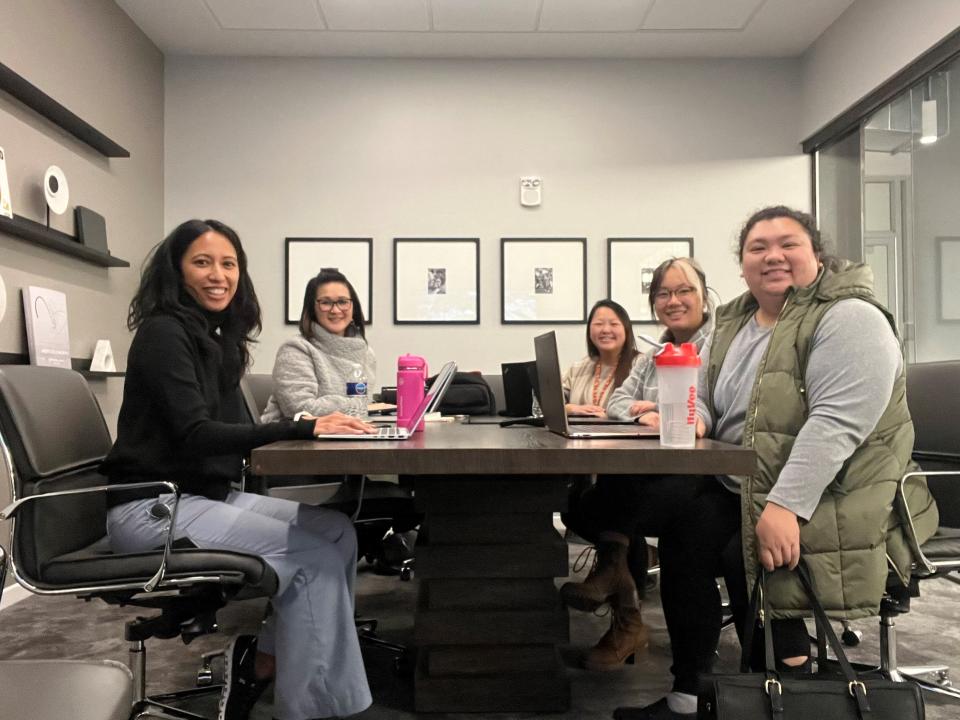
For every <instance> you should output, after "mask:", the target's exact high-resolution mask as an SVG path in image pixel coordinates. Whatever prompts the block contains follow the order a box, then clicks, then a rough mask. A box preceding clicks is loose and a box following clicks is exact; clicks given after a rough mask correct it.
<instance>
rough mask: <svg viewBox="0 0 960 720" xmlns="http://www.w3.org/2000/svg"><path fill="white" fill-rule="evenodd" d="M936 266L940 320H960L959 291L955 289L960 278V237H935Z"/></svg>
mask: <svg viewBox="0 0 960 720" xmlns="http://www.w3.org/2000/svg"><path fill="white" fill-rule="evenodd" d="M937 267H938V268H939V273H938V275H937V290H938V294H939V296H940V297H939V308H940V313H939V316H940V320H942V321H944V322H960V293H957V290H956V282H957V278H960V237H939V238H937Z"/></svg>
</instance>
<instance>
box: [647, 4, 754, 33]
mask: <svg viewBox="0 0 960 720" xmlns="http://www.w3.org/2000/svg"><path fill="white" fill-rule="evenodd" d="M764 2H765V0H654V3H653V7H652V8H650V13H649V14H648V15H647V19H646V20H645V21H644V23H643V29H644V30H740V29H741V28H743V27H744V26H745V25H746V24H747V22H749V20H750V18H751V17H752V16H753V14H754V13H755V12H756V11H757V9H758V8H759V7H760V6H761V5H763V4H764Z"/></svg>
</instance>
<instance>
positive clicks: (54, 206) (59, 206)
mask: <svg viewBox="0 0 960 720" xmlns="http://www.w3.org/2000/svg"><path fill="white" fill-rule="evenodd" d="M43 196H44V197H45V198H46V199H47V206H48V207H49V208H50V212H54V213H56V214H57V215H63V214H64V213H65V212H66V211H67V204H68V203H69V202H70V188H69V187H68V186H67V176H66V175H64V174H63V170H61V169H60V168H58V167H57V166H56V165H51V166H50V167H48V168H47V172H46V173H44V175H43Z"/></svg>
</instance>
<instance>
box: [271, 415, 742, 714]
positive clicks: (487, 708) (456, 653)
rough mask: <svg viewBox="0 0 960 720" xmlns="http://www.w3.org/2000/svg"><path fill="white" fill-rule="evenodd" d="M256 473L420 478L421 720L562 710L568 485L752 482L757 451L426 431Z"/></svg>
mask: <svg viewBox="0 0 960 720" xmlns="http://www.w3.org/2000/svg"><path fill="white" fill-rule="evenodd" d="M252 463H253V471H254V473H256V474H258V475H306V474H324V475H330V474H340V473H344V474H359V473H373V474H376V473H389V474H401V475H413V476H416V485H415V492H416V502H417V505H418V507H419V508H420V509H421V510H422V511H423V512H424V513H426V517H427V521H426V522H427V526H428V528H429V541H428V542H427V543H425V544H423V545H420V544H418V545H417V560H416V574H417V578H418V579H419V581H420V589H419V599H418V605H417V610H416V617H415V622H414V639H415V642H416V644H417V647H418V649H419V651H420V652H419V656H418V661H417V672H416V679H415V706H416V710H417V711H418V712H527V711H532V712H554V711H555V712H562V711H564V710H567V709H568V708H569V705H570V687H569V680H568V679H567V678H566V676H565V673H564V672H563V668H562V665H561V662H560V658H559V655H558V653H557V646H558V645H561V644H566V643H567V642H569V621H568V617H567V611H566V609H565V608H564V607H563V606H562V605H561V603H560V601H559V597H558V594H557V592H556V589H555V587H554V582H553V579H554V578H555V577H566V575H567V573H568V566H567V547H566V543H565V542H564V540H563V538H561V537H560V536H559V534H558V533H557V532H556V530H555V529H554V527H553V513H554V512H555V511H558V510H564V509H565V508H566V503H567V487H568V482H569V479H570V476H571V475H590V474H594V473H603V474H624V475H627V474H629V475H637V474H650V475H655V474H671V475H677V474H679V475H685V474H731V475H744V474H749V473H751V472H753V471H754V469H755V464H756V460H755V455H754V452H753V451H752V450H746V449H743V448H740V447H734V446H732V445H727V444H724V443H719V442H715V441H712V440H699V441H698V442H697V447H696V448H695V449H690V450H676V449H670V448H661V447H660V445H659V442H658V441H657V440H655V439H653V440H651V439H644V440H640V439H623V440H620V439H613V440H567V439H565V438H562V437H560V436H559V435H554V434H552V433H550V432H547V431H546V430H543V429H540V428H524V427H514V428H508V429H502V428H499V427H497V426H496V425H482V424H481V425H476V424H471V425H465V424H460V423H431V424H428V425H427V427H426V432H424V433H420V434H418V435H417V436H415V437H414V438H412V439H410V440H407V441H403V442H399V441H398V442H351V441H342V442H341V441H323V442H317V441H310V440H293V441H284V442H277V443H273V444H271V445H266V446H264V447H261V448H257V449H256V450H254V451H253V458H252Z"/></svg>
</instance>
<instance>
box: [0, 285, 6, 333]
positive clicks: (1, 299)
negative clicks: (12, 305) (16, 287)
mask: <svg viewBox="0 0 960 720" xmlns="http://www.w3.org/2000/svg"><path fill="white" fill-rule="evenodd" d="M6 312H7V287H6V285H4V284H3V275H0V322H3V316H4V315H5V314H6Z"/></svg>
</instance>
